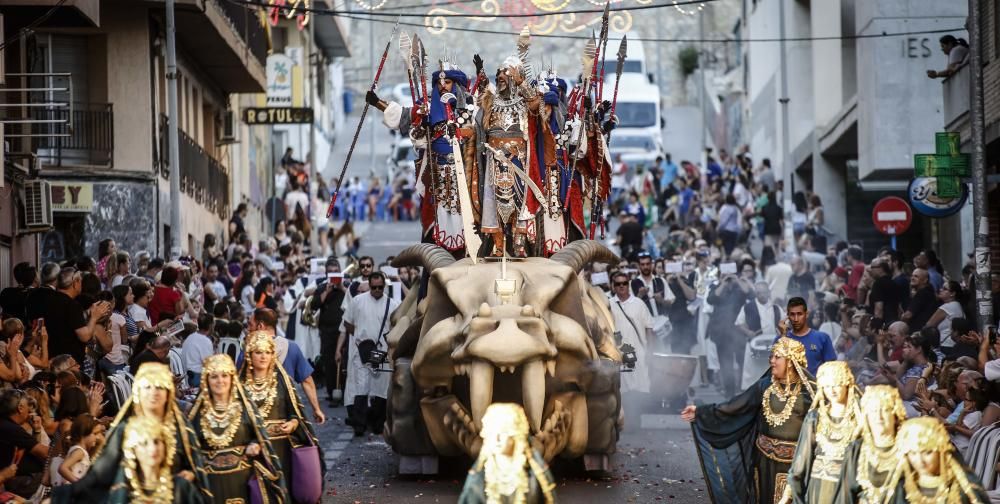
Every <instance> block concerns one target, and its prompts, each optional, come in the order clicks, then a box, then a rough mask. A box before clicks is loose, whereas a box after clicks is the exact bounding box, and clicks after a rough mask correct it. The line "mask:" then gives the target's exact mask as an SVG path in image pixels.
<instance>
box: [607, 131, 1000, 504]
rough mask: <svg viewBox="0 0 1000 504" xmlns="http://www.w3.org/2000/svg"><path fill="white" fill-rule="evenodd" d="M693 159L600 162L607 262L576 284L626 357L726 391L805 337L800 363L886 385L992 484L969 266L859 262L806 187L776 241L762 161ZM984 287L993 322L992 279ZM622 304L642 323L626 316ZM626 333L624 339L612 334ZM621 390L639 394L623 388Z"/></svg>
mask: <svg viewBox="0 0 1000 504" xmlns="http://www.w3.org/2000/svg"><path fill="white" fill-rule="evenodd" d="M707 159H708V164H707V168H706V169H705V170H699V169H698V167H697V166H696V165H694V164H692V163H688V162H682V163H681V165H680V166H676V165H674V164H673V163H672V162H671V159H670V156H669V155H667V156H664V157H662V158H660V159H658V160H657V164H656V165H654V166H653V167H652V169H651V170H645V171H640V170H635V169H630V168H627V167H625V166H624V165H620V166H616V167H615V171H614V174H615V176H616V177H618V180H616V181H615V182H614V183H615V184H616V185H617V187H618V191H617V193H616V195H617V199H616V200H615V202H614V203H613V205H612V208H614V209H615V211H616V212H617V215H618V217H619V218H618V220H617V228H616V230H615V232H614V237H613V239H614V243H615V244H616V245H617V246H618V247H619V251H620V252H621V254H620V256H621V257H622V260H621V263H619V264H609V265H605V264H595V265H594V266H593V268H592V269H591V270H590V271H589V275H590V280H591V283H593V284H595V285H598V286H600V287H602V288H603V289H605V290H606V291H608V292H609V295H610V296H611V299H612V303H611V311H612V315H614V316H615V317H616V321H619V320H620V321H619V323H618V324H617V326H618V327H617V328H618V329H619V331H620V332H629V333H631V332H634V333H637V334H638V335H640V337H639V338H637V339H638V344H635V342H634V341H632V342H630V345H631V346H633V347H638V348H636V353H637V354H638V356H637V357H638V358H639V360H643V359H647V358H649V354H651V353H653V352H670V353H673V354H690V355H694V356H698V357H699V358H700V359H701V366H700V369H701V373H699V375H698V376H696V378H695V381H696V382H701V384H702V385H704V386H715V387H717V388H718V391H719V392H720V393H721V394H722V395H723V396H725V397H731V396H733V395H734V394H736V393H737V392H738V391H740V390H742V389H743V388H744V387H746V386H747V385H749V383H751V382H752V381H755V380H756V379H757V378H759V376H760V374H761V372H762V371H763V369H766V367H767V362H766V355H767V353H766V348H767V345H768V344H769V343H770V342H771V341H773V340H774V338H775V336H777V335H778V334H784V333H786V332H788V333H791V334H793V336H794V337H795V338H796V339H799V340H800V341H803V342H804V343H807V344H806V348H807V354H809V355H808V357H809V364H810V368H812V369H815V367H816V366H818V365H819V363H821V362H823V361H826V360H832V359H840V360H846V361H848V362H849V363H850V365H851V367H852V369H853V370H854V372H855V375H856V376H858V379H859V383H860V384H861V386H867V385H868V384H873V383H881V384H892V385H895V386H897V387H898V388H899V391H900V393H901V395H902V397H903V399H904V402H905V405H906V409H907V414H908V415H909V416H911V417H912V416H918V415H934V416H937V417H939V418H940V419H941V420H942V421H944V422H945V423H946V425H947V427H948V429H949V432H951V434H952V439H953V441H954V444H955V445H956V447H957V448H958V449H959V450H960V451H961V453H962V454H963V455H964V456H966V458H967V459H968V461H969V463H970V464H973V465H974V466H975V468H976V469H977V471H979V472H980V476H981V477H982V478H983V481H984V483H986V484H987V488H988V489H994V488H998V484H1000V481H998V478H997V475H996V463H997V462H998V457H1000V425H994V424H995V422H997V420H1000V394H998V388H997V387H998V386H1000V384H998V383H997V382H1000V344H998V343H997V338H996V334H995V332H992V331H991V332H989V333H987V332H986V331H985V330H983V328H980V327H978V325H977V307H976V302H975V274H974V273H975V267H974V265H973V264H972V262H971V259H970V261H969V263H967V264H966V265H965V266H964V268H963V269H962V270H961V271H945V269H944V268H943V266H942V264H941V263H940V261H939V260H938V258H937V255H936V254H935V252H934V251H933V250H931V249H925V250H921V251H919V253H917V254H915V255H913V256H912V257H911V258H907V257H905V256H904V254H903V253H902V252H900V251H899V250H894V249H892V248H890V247H888V246H886V247H883V248H881V249H880V250H878V251H877V252H876V253H875V254H870V253H869V255H867V256H866V254H865V253H864V250H863V249H862V247H860V246H859V245H856V244H852V243H848V242H846V241H840V240H836V239H835V238H834V237H833V236H832V235H831V233H830V232H829V231H828V230H827V229H826V228H825V227H824V225H823V219H824V216H823V206H822V203H821V201H820V198H819V197H818V196H817V195H815V194H811V193H808V192H795V193H794V194H792V195H791V198H789V200H790V201H791V202H792V205H793V208H792V209H791V210H792V211H791V212H790V214H791V219H792V222H791V224H792V226H791V227H792V233H790V235H791V236H790V237H789V238H790V239H789V238H786V236H785V234H784V229H785V219H786V214H785V210H784V208H782V201H783V200H784V196H783V195H782V191H783V187H782V183H781V182H780V181H776V180H775V177H774V174H773V172H772V169H771V166H770V162H769V161H768V160H766V159H764V160H761V162H760V163H759V164H757V165H754V164H753V161H752V158H751V156H750V154H749V152H747V151H746V149H743V150H741V152H740V153H739V154H737V155H735V156H730V155H728V154H727V153H726V152H721V153H720V155H719V159H718V161H716V159H715V158H714V157H713V156H712V153H711V152H709V153H708V156H707ZM637 180H638V182H637ZM625 285H627V286H628V288H627V289H626V288H625ZM990 287H991V289H992V290H993V292H994V305H995V306H994V311H993V313H994V314H997V313H1000V311H998V308H1000V306H997V300H998V298H1000V277H998V276H996V275H995V276H994V277H993V283H992V285H991V286H990ZM630 298H635V299H636V300H638V301H640V302H641V303H642V304H644V305H645V307H646V308H647V310H648V312H649V313H648V317H647V316H645V315H644V316H635V315H634V313H633V312H632V311H631V310H630V309H629V308H628V307H629V306H630V305H629V304H628V302H629V300H630ZM801 305H804V306H801ZM619 306H623V307H625V309H624V310H622V309H619ZM626 313H628V314H629V315H630V316H629V317H626V316H625V314H626ZM800 314H801V315H804V318H805V322H804V325H801V326H798V327H797V324H796V320H795V318H797V317H799V316H800ZM629 323H631V324H634V325H637V326H638V327H637V328H636V330H635V331H631V330H629V331H626V330H623V329H622V326H623V325H625V324H629ZM994 326H995V321H994ZM626 327H627V326H626ZM814 338H815V339H814ZM624 339H625V340H629V338H627V337H626V338H624ZM812 342H815V343H812ZM827 347H829V348H827ZM637 369H638V368H637ZM623 384H624V387H625V389H626V391H628V389H629V388H630V387H634V386H636V384H638V387H639V388H638V389H637V390H638V392H640V393H644V392H649V390H648V386H646V388H642V386H643V385H645V384H643V383H639V381H638V380H634V379H632V380H623Z"/></svg>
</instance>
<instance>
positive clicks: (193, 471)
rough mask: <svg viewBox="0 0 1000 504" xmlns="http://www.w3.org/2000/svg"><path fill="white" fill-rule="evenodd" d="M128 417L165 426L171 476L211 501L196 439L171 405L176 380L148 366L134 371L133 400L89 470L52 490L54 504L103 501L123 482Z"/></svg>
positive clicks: (163, 369)
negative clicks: (172, 447) (170, 444)
mask: <svg viewBox="0 0 1000 504" xmlns="http://www.w3.org/2000/svg"><path fill="white" fill-rule="evenodd" d="M132 418H149V419H151V420H153V421H155V422H159V423H161V424H163V426H164V428H165V429H166V431H167V432H168V433H171V434H172V435H173V437H174V441H175V446H176V447H177V449H176V450H173V452H172V453H173V454H172V455H171V456H169V457H168V458H167V459H166V461H167V463H168V466H169V467H170V470H171V471H172V473H171V474H174V475H177V476H180V477H182V478H184V479H186V480H188V481H190V482H192V483H193V484H194V486H195V488H197V489H198V490H199V491H200V492H201V493H202V495H204V496H205V497H206V498H211V494H210V493H209V492H208V478H207V477H206V475H205V468H204V460H203V459H202V457H201V450H200V447H199V446H198V440H197V439H195V435H194V431H193V430H192V429H191V426H190V425H188V422H187V418H186V417H185V416H184V414H183V413H182V412H181V410H180V408H179V407H178V406H177V402H176V401H175V400H174V375H173V374H171V373H170V368H168V367H167V366H166V365H165V364H160V363H158V362H147V363H145V364H143V365H142V366H141V367H140V368H139V371H138V372H136V375H135V381H134V382H133V383H132V397H130V398H129V399H128V400H127V401H125V404H123V405H122V407H121V410H120V411H119V412H118V416H117V417H116V418H115V420H114V421H113V422H112V423H111V428H110V429H109V430H108V436H107V441H105V444H104V447H103V448H102V449H101V450H100V452H99V453H98V455H97V456H96V457H94V458H93V460H94V463H93V464H92V465H91V466H90V470H89V471H87V474H85V475H84V476H83V478H80V480H79V481H77V482H76V483H73V484H71V485H63V486H59V487H56V488H54V489H52V502H53V504H60V503H62V502H105V501H106V500H107V499H108V498H109V495H110V494H113V493H115V492H116V491H118V489H119V488H120V487H121V486H122V485H123V484H124V483H125V480H126V477H127V475H126V474H125V468H124V466H123V465H122V457H123V444H122V438H123V435H124V431H125V424H126V422H127V421H129V420H131V419H132Z"/></svg>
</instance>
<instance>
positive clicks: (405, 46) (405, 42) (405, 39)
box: [399, 32, 417, 106]
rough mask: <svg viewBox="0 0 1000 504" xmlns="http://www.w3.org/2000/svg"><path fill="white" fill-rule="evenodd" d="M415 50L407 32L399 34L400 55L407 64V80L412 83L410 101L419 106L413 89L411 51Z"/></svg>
mask: <svg viewBox="0 0 1000 504" xmlns="http://www.w3.org/2000/svg"><path fill="white" fill-rule="evenodd" d="M412 50H413V44H412V42H411V41H410V36H409V35H407V34H406V32H403V33H400V34H399V55H400V56H401V57H402V58H403V62H404V63H405V64H406V79H407V80H409V81H410V101H411V102H412V103H413V106H416V104H417V96H416V92H415V91H414V89H413V60H411V59H410V51H412Z"/></svg>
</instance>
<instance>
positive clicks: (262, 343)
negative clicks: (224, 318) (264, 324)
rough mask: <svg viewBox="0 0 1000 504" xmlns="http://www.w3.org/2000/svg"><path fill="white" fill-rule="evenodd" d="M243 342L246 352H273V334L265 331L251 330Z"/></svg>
mask: <svg viewBox="0 0 1000 504" xmlns="http://www.w3.org/2000/svg"><path fill="white" fill-rule="evenodd" d="M243 344H244V346H246V353H248V354H249V353H250V352H264V353H275V346H274V336H272V335H271V334H270V333H268V332H266V331H253V332H251V333H250V334H248V335H247V337H246V341H244V342H243Z"/></svg>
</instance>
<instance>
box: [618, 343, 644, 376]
mask: <svg viewBox="0 0 1000 504" xmlns="http://www.w3.org/2000/svg"><path fill="white" fill-rule="evenodd" d="M618 350H620V351H621V353H622V367H623V368H624V369H622V371H625V372H629V371H632V370H634V369H635V364H636V362H639V357H638V356H637V355H636V353H635V347H634V346H632V345H629V344H628V343H625V344H624V345H622V346H620V347H618Z"/></svg>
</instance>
